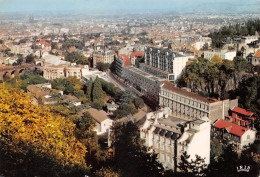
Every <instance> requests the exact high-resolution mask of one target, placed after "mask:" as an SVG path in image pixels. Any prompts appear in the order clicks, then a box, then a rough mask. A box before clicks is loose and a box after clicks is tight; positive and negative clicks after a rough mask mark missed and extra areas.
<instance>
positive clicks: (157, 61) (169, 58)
mask: <svg viewBox="0 0 260 177" xmlns="http://www.w3.org/2000/svg"><path fill="white" fill-rule="evenodd" d="M144 56H145V57H144V58H145V59H144V63H142V64H140V69H142V70H143V71H145V72H148V73H150V74H152V75H155V76H157V77H160V78H163V79H167V80H169V81H176V80H177V79H178V78H179V77H180V76H181V74H182V73H183V72H184V69H185V67H186V63H187V61H188V57H187V56H184V55H180V54H178V53H174V52H172V51H171V50H168V49H157V48H154V47H147V48H146V49H145V54H144Z"/></svg>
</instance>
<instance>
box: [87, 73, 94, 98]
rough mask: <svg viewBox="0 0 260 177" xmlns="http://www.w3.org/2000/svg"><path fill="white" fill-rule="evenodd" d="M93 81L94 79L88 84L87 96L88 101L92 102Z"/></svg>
mask: <svg viewBox="0 0 260 177" xmlns="http://www.w3.org/2000/svg"><path fill="white" fill-rule="evenodd" d="M92 87H93V81H92V78H90V80H89V81H88V82H87V84H86V96H87V99H88V100H91V95H92Z"/></svg>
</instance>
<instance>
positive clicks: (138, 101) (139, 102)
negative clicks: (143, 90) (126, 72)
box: [133, 98, 144, 109]
mask: <svg viewBox="0 0 260 177" xmlns="http://www.w3.org/2000/svg"><path fill="white" fill-rule="evenodd" d="M133 102H134V105H135V107H136V109H141V108H143V107H144V100H143V99H142V98H135V99H134V101H133Z"/></svg>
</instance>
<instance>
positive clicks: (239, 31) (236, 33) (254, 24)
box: [209, 20, 260, 48]
mask: <svg viewBox="0 0 260 177" xmlns="http://www.w3.org/2000/svg"><path fill="white" fill-rule="evenodd" d="M256 31H258V32H260V20H254V21H253V20H250V21H248V22H247V23H246V24H245V25H244V26H243V25H240V24H237V25H235V26H228V27H227V26H224V27H223V28H222V29H220V30H219V31H218V32H213V33H210V35H209V37H211V39H212V46H213V47H217V48H221V47H222V46H223V45H224V42H225V40H226V39H227V37H231V38H236V37H241V36H247V35H254V34H255V32H256Z"/></svg>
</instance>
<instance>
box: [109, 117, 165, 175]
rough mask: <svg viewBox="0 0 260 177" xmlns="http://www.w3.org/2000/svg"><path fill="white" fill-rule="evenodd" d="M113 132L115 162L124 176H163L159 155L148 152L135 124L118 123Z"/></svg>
mask: <svg viewBox="0 0 260 177" xmlns="http://www.w3.org/2000/svg"><path fill="white" fill-rule="evenodd" d="M112 132H113V133H112V134H113V137H112V141H113V147H114V149H115V154H114V159H113V163H114V165H115V168H116V169H118V170H119V171H120V174H121V175H122V176H124V177H133V176H140V177H141V176H149V177H160V176H162V173H163V170H164V169H163V166H162V165H161V164H160V163H159V162H158V161H157V155H155V154H151V153H148V152H147V148H146V147H145V146H143V145H142V143H141V139H140V135H139V131H138V127H137V126H136V125H135V124H133V123H132V122H128V123H125V124H119V123H118V124H116V125H115V126H114V127H113V130H112Z"/></svg>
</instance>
